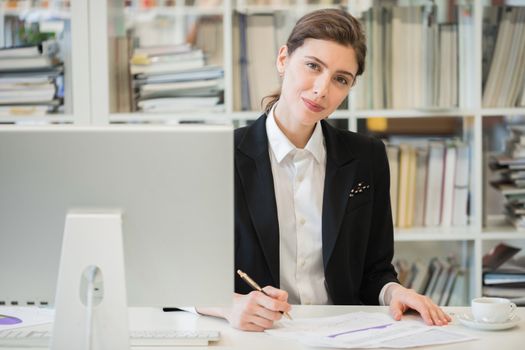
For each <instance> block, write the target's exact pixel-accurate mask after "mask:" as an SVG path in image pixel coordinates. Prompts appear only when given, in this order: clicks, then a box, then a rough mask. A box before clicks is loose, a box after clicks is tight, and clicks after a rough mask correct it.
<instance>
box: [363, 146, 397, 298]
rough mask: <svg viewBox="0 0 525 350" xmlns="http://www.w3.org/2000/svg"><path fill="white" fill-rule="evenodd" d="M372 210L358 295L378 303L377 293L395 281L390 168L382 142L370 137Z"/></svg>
mask: <svg viewBox="0 0 525 350" xmlns="http://www.w3.org/2000/svg"><path fill="white" fill-rule="evenodd" d="M372 146H373V163H372V168H373V173H372V176H373V184H374V194H373V196H374V197H373V212H372V223H371V227H370V235H369V239H368V244H367V247H368V248H367V249H368V251H367V254H366V260H365V264H364V274H363V281H362V284H361V290H360V298H361V300H362V301H363V302H364V303H365V304H367V305H377V304H379V293H380V292H381V289H382V288H383V286H384V285H385V284H387V283H388V282H398V283H399V281H398V280H397V273H396V271H395V269H394V267H393V266H392V258H393V256H394V228H393V223H392V211H391V208H390V170H389V167H388V158H387V156H386V149H385V145H384V144H383V142H382V141H380V140H378V139H373V141H372Z"/></svg>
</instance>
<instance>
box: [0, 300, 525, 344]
mask: <svg viewBox="0 0 525 350" xmlns="http://www.w3.org/2000/svg"><path fill="white" fill-rule="evenodd" d="M445 309H446V310H447V312H451V313H455V314H459V313H463V312H465V311H467V310H468V308H465V307H453V308H445ZM355 311H368V312H385V313H388V308H387V307H382V306H305V305H303V306H294V307H293V309H292V312H291V314H292V317H316V316H333V315H339V314H343V313H348V312H355ZM518 315H519V317H520V318H521V322H520V324H519V325H518V326H516V327H514V328H512V329H509V330H503V331H478V330H473V329H469V328H466V327H464V326H463V325H461V324H460V323H459V322H458V321H456V320H454V322H453V323H452V324H451V325H449V326H448V327H450V329H453V330H455V331H458V332H462V333H465V334H469V335H472V336H474V337H476V338H478V340H474V341H469V342H463V343H455V344H449V345H436V346H433V347H431V349H434V348H435V349H439V350H444V349H461V350H469V349H472V350H483V349H487V350H506V349H523V348H524V347H525V308H523V307H521V308H518ZM405 317H416V316H412V315H410V316H405ZM46 327H48V328H49V327H50V326H49V325H48V326H40V327H39V328H40V329H42V328H46ZM130 328H131V329H132V330H138V329H188V330H192V329H213V330H220V332H221V336H222V337H221V341H220V342H219V343H217V344H214V345H212V346H210V347H203V348H200V347H188V348H182V347H176V348H174V349H180V350H182V349H191V350H197V349H213V348H217V349H239V350H240V349H249V350H258V349H260V350H280V349H283V350H285V349H286V350H294V349H313V348H309V347H305V346H304V345H302V344H300V343H298V342H296V341H292V340H287V339H281V338H276V337H273V336H270V335H267V334H265V333H252V332H243V331H239V330H236V329H233V328H231V327H230V326H229V325H228V323H227V322H226V321H225V320H222V319H217V318H212V317H205V316H197V315H194V314H191V313H187V312H162V311H161V310H159V309H152V308H131V309H130ZM73 348H74V347H72V349H73ZM427 348H428V347H427ZM2 349H4V348H2ZM18 349H19V348H18ZM136 349H141V350H146V349H147V348H136ZM148 349H152V350H153V349H154V350H160V349H166V348H148Z"/></svg>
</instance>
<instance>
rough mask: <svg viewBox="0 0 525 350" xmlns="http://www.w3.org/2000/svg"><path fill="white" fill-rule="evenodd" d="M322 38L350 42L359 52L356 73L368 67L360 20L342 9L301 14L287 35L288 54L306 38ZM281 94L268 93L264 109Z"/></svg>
mask: <svg viewBox="0 0 525 350" xmlns="http://www.w3.org/2000/svg"><path fill="white" fill-rule="evenodd" d="M309 38H311V39H321V40H330V41H335V42H336V43H338V44H341V45H345V46H351V47H352V48H353V49H354V51H355V54H356V59H357V65H358V68H357V73H356V77H357V76H359V75H361V74H363V72H364V70H365V56H366V38H365V34H364V32H363V28H362V27H361V23H360V22H359V21H358V20H357V19H356V18H355V17H353V16H352V15H351V14H349V13H348V12H346V11H344V10H339V9H322V10H317V11H313V12H310V13H308V14H306V15H304V16H303V17H301V18H300V19H299V20H298V21H297V23H296V24H295V26H294V28H293V29H292V33H291V34H290V36H289V37H288V40H287V42H286V47H287V48H288V55H291V54H292V53H293V52H294V51H295V50H296V49H297V48H299V47H301V46H302V45H303V43H304V41H305V40H306V39H309ZM280 96H281V91H280V90H279V91H278V92H276V93H274V94H271V95H269V96H265V97H264V98H263V99H262V101H261V106H263V105H264V101H265V100H268V102H267V103H266V105H264V111H265V112H266V113H268V112H269V111H270V109H271V108H272V107H273V105H274V104H275V103H276V102H277V100H278V99H279V97H280Z"/></svg>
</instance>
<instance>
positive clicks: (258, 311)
mask: <svg viewBox="0 0 525 350" xmlns="http://www.w3.org/2000/svg"><path fill="white" fill-rule="evenodd" d="M253 313H254V314H255V315H257V316H260V317H262V318H266V319H267V320H270V321H278V320H280V319H281V318H282V317H283V314H281V313H280V312H278V311H272V310H268V309H267V308H265V307H262V306H260V305H257V306H256V307H255V308H254V310H253Z"/></svg>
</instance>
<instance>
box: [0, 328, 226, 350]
mask: <svg viewBox="0 0 525 350" xmlns="http://www.w3.org/2000/svg"><path fill="white" fill-rule="evenodd" d="M219 339H220V332H219V331H173V330H160V331H131V332H130V344H131V346H161V347H162V346H192V345H196V346H199V345H200V346H207V345H209V342H216V341H218V340H219ZM50 341H51V332H50V331H35V330H29V329H12V330H7V331H2V332H0V347H7V346H9V347H48V346H49V343H50Z"/></svg>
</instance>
